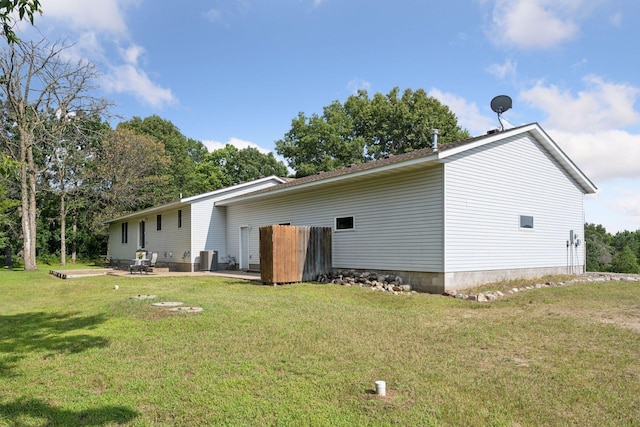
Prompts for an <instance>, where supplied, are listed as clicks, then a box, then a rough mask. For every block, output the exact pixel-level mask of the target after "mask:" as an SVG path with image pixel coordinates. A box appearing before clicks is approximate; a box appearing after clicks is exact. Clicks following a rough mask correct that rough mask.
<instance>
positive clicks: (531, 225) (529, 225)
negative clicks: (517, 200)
mask: <svg viewBox="0 0 640 427" xmlns="http://www.w3.org/2000/svg"><path fill="white" fill-rule="evenodd" d="M527 219H530V221H526V222H525V220H527ZM518 220H519V223H518V226H519V228H520V230H534V229H535V222H534V217H533V215H520V216H519V217H518Z"/></svg>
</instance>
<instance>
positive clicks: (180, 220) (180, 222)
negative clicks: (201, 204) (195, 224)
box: [178, 209, 182, 228]
mask: <svg viewBox="0 0 640 427" xmlns="http://www.w3.org/2000/svg"><path fill="white" fill-rule="evenodd" d="M178 228H182V209H179V210H178Z"/></svg>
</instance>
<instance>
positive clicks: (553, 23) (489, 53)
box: [19, 0, 640, 233]
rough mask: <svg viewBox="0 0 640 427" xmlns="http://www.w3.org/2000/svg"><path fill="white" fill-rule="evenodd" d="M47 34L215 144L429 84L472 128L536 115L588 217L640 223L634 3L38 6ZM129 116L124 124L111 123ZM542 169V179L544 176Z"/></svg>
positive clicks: (619, 225)
mask: <svg viewBox="0 0 640 427" xmlns="http://www.w3.org/2000/svg"><path fill="white" fill-rule="evenodd" d="M42 8H43V11H44V14H43V15H42V16H41V17H37V18H36V24H37V31H38V32H39V34H38V33H37V32H36V30H35V29H33V28H30V27H29V26H27V25H21V31H20V32H19V34H20V36H21V37H23V38H31V37H42V35H44V36H46V37H47V38H49V39H50V40H52V41H55V40H59V39H63V38H64V39H66V40H67V42H68V43H73V47H72V48H71V49H69V51H68V53H69V55H73V56H74V57H78V58H85V59H89V60H91V61H92V62H93V63H95V64H96V65H97V66H98V68H99V70H100V71H101V73H102V76H101V80H100V87H101V91H102V95H103V96H105V97H108V98H110V99H112V100H113V101H114V102H115V103H116V106H115V108H114V110H113V113H115V114H118V115H119V116H120V117H122V120H128V119H130V118H131V117H133V116H138V117H143V118H144V117H148V116H150V115H153V114H157V115H159V116H160V117H162V118H165V119H167V120H170V121H171V122H172V123H174V124H175V125H176V126H177V127H178V128H179V129H180V131H181V132H182V133H183V134H184V135H186V136H187V137H190V138H194V139H198V140H200V141H202V142H203V143H205V144H206V145H207V147H209V148H210V149H215V148H218V147H221V146H223V145H224V144H225V143H233V144H235V145H237V146H238V147H245V146H255V147H258V148H260V149H261V150H264V151H270V150H273V147H274V141H276V140H278V139H280V138H282V137H283V136H284V134H285V133H286V132H287V131H288V130H289V129H290V127H291V120H292V119H293V118H294V117H296V115H297V114H298V112H300V111H302V112H304V113H305V114H307V115H311V114H313V113H321V112H322V108H323V107H324V106H326V105H328V104H329V103H331V102H332V101H334V100H339V101H344V100H346V98H347V97H348V96H349V95H351V94H352V93H354V92H355V91H356V90H357V89H367V90H368V91H369V93H370V95H373V94H374V93H376V92H382V93H388V92H389V91H390V90H391V89H392V88H394V87H396V86H397V87H399V88H400V89H401V90H404V89H407V88H411V89H413V90H416V89H420V88H422V89H424V90H426V91H427V93H428V94H429V95H431V96H434V97H436V98H438V99H439V100H440V101H442V102H443V103H445V104H447V105H448V106H449V107H450V108H451V109H452V110H453V112H454V113H455V114H456V115H457V117H458V121H459V123H460V124H461V125H462V126H463V127H465V128H467V129H468V130H469V131H470V132H471V134H472V135H480V134H484V133H485V132H486V131H487V130H489V129H492V128H495V127H497V125H498V123H497V119H496V116H495V114H494V113H493V112H492V111H491V109H490V106H489V103H490V101H491V99H492V98H493V97H494V96H496V95H501V94H506V95H509V96H511V98H513V109H512V110H510V111H508V112H507V113H505V114H504V118H505V119H507V120H508V122H509V123H511V124H512V125H521V124H526V123H531V122H538V123H540V124H541V125H542V126H543V128H544V129H545V130H546V131H547V132H548V133H549V135H550V136H551V137H552V138H553V139H554V140H555V141H556V142H557V143H558V144H559V145H560V147H561V148H562V149H563V150H564V151H565V152H566V153H567V154H568V155H569V156H570V157H571V158H572V159H573V160H574V162H575V163H576V164H577V165H578V166H579V167H580V168H581V169H582V170H583V171H584V172H585V173H586V174H587V175H588V176H589V177H590V178H591V180H592V181H593V182H594V183H595V184H596V186H597V187H598V188H599V192H598V194H596V195H594V196H587V197H586V200H585V218H586V221H588V222H594V223H597V224H603V225H604V226H605V227H606V228H607V230H608V231H610V232H613V233H615V232H617V231H620V230H624V229H628V230H636V229H638V228H640V105H639V103H638V98H639V96H640V63H639V62H640V58H639V57H638V55H637V52H638V46H637V43H638V40H640V25H638V24H639V23H640V3H638V2H635V1H613V0H508V1H507V0H456V1H448V2H446V1H440V2H429V1H422V0H413V1H409V0H394V1H381V0H366V1H365V0H225V1H223V0H185V1H182V2H176V1H167V0H100V1H88V0H42ZM118 121H119V120H115V121H114V123H117V122H118ZM539 179H544V177H543V176H540V177H539Z"/></svg>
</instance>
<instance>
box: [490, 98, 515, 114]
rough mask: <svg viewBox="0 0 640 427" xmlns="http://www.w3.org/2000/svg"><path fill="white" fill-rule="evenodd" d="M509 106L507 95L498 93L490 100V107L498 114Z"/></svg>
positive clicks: (509, 100) (509, 99) (509, 101)
mask: <svg viewBox="0 0 640 427" xmlns="http://www.w3.org/2000/svg"><path fill="white" fill-rule="evenodd" d="M510 108H511V98H509V97H508V96H507V95H498V96H496V97H495V98H493V99H492V100H491V109H492V110H493V111H494V112H496V113H498V114H502V113H504V112H505V111H507V110H508V109H510Z"/></svg>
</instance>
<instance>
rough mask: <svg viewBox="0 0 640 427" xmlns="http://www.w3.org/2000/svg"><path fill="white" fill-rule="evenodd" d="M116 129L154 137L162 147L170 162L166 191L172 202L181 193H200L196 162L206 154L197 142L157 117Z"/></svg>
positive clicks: (130, 121) (132, 121)
mask: <svg viewBox="0 0 640 427" xmlns="http://www.w3.org/2000/svg"><path fill="white" fill-rule="evenodd" d="M118 127H122V128H126V129H129V130H132V131H134V132H135V133H138V134H141V135H147V136H150V137H153V138H154V139H155V140H156V141H158V142H160V143H162V144H163V145H164V151H165V152H166V154H167V156H168V157H169V158H170V159H171V162H170V164H169V188H168V189H165V192H167V193H168V194H169V195H170V198H171V199H177V198H178V196H179V195H180V194H182V195H183V196H192V195H194V194H197V193H199V192H200V191H199V190H200V187H201V186H200V184H199V182H198V176H197V174H196V162H197V161H199V160H200V159H202V157H203V156H204V154H205V153H206V151H207V150H206V147H204V145H203V144H202V143H201V142H200V141H196V140H194V139H191V138H187V137H186V136H184V135H183V134H182V133H181V132H180V130H179V129H178V128H177V127H176V126H175V125H174V124H173V123H171V122H170V121H169V120H165V119H162V118H160V117H159V116H156V115H154V116H150V117H147V118H145V119H141V118H139V117H134V118H133V119H131V120H129V121H128V122H123V123H120V124H119V125H118ZM166 190H168V191H166Z"/></svg>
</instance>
